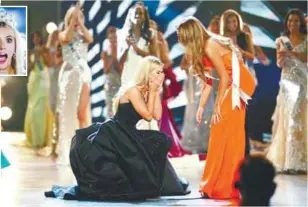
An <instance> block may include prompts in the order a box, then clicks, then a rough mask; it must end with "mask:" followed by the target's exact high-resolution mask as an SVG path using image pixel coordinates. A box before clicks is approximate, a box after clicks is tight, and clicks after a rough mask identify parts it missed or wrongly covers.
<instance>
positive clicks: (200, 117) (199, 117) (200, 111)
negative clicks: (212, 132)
mask: <svg viewBox="0 0 308 207" xmlns="http://www.w3.org/2000/svg"><path fill="white" fill-rule="evenodd" d="M203 112H204V108H202V107H198V110H197V114H196V120H197V124H198V127H199V126H200V123H201V120H202V116H203Z"/></svg>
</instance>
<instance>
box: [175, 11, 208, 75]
mask: <svg viewBox="0 0 308 207" xmlns="http://www.w3.org/2000/svg"><path fill="white" fill-rule="evenodd" d="M211 36H212V34H210V33H209V32H208V31H207V30H206V29H205V27H204V26H203V24H202V23H201V22H200V21H199V20H198V19H197V18H195V17H188V18H187V19H185V21H183V22H182V23H181V24H180V25H179V26H178V38H179V42H180V43H181V44H182V45H183V46H184V47H185V50H186V53H187V55H188V57H190V60H191V63H192V67H191V68H190V69H189V72H190V73H193V74H195V75H198V76H199V77H200V78H201V79H203V80H204V79H205V76H204V73H203V69H204V67H203V63H202V58H203V57H206V54H205V49H204V48H205V43H206V41H207V40H208V39H209V38H210V37H211Z"/></svg>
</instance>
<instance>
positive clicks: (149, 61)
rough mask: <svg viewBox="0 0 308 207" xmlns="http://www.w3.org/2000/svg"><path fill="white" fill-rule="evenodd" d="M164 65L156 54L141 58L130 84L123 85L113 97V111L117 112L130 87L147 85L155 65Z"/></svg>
mask: <svg viewBox="0 0 308 207" xmlns="http://www.w3.org/2000/svg"><path fill="white" fill-rule="evenodd" d="M153 66H163V63H162V62H161V61H160V59H158V58H157V57H154V56H146V57H144V58H143V59H141V60H140V62H139V64H138V67H137V71H136V75H135V79H134V80H133V81H132V82H130V83H129V84H125V85H122V86H121V87H120V89H119V91H118V93H117V94H116V95H115V97H114V99H113V113H114V114H115V113H116V112H117V110H118V107H119V102H120V98H121V97H122V96H123V95H124V94H125V93H126V91H127V90H128V89H130V88H131V87H134V86H142V85H147V84H148V83H149V81H150V74H151V73H152V72H153V70H154V69H155V67H153Z"/></svg>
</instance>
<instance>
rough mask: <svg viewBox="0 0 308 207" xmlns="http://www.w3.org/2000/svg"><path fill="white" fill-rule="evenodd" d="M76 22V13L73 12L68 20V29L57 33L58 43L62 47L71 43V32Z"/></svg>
mask: <svg viewBox="0 0 308 207" xmlns="http://www.w3.org/2000/svg"><path fill="white" fill-rule="evenodd" d="M76 21H77V16H76V12H75V11H73V13H72V15H71V18H70V20H69V24H68V27H67V28H65V30H64V31H62V32H60V33H59V41H60V43H61V44H62V45H66V44H68V43H70V42H71V41H72V36H73V30H74V27H75V24H76Z"/></svg>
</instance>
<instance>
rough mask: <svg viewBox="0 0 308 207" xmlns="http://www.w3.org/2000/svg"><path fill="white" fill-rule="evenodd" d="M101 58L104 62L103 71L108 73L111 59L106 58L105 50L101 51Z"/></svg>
mask: <svg viewBox="0 0 308 207" xmlns="http://www.w3.org/2000/svg"><path fill="white" fill-rule="evenodd" d="M101 59H102V61H103V64H104V73H106V74H108V73H109V72H110V70H111V68H112V60H109V59H108V57H107V52H106V51H103V52H102V53H101Z"/></svg>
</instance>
